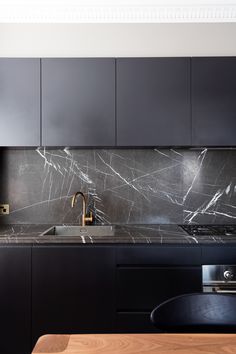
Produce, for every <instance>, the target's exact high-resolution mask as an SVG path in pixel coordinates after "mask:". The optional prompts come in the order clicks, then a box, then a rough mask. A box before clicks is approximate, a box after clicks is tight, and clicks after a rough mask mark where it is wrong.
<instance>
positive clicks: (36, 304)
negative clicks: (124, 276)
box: [32, 245, 115, 344]
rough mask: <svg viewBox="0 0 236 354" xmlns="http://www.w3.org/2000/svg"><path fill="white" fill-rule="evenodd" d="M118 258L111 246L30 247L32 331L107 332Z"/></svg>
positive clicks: (111, 319) (111, 320) (111, 324)
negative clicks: (116, 258) (31, 248)
mask: <svg viewBox="0 0 236 354" xmlns="http://www.w3.org/2000/svg"><path fill="white" fill-rule="evenodd" d="M114 261H115V257H114V251H113V249H111V248H109V247H99V246H96V247H90V246H86V245H83V246H80V247H79V246H59V247H54V246H45V247H43V246H42V247H41V246H38V247H35V248H33V250H32V332H33V343H32V344H34V343H35V342H36V341H37V339H38V337H39V336H41V335H43V334H46V333H48V334H50V333H99V332H104V333H109V332H113V331H114V330H113V327H114V315H115V311H114V309H115V306H114V296H113V294H114V279H115V275H114V273H115V264H114Z"/></svg>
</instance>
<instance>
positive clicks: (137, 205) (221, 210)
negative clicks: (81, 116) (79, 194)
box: [0, 148, 236, 224]
mask: <svg viewBox="0 0 236 354" xmlns="http://www.w3.org/2000/svg"><path fill="white" fill-rule="evenodd" d="M0 171H1V174H0V182H1V184H0V197H1V202H2V203H3V202H4V203H9V204H10V210H11V212H10V215H9V216H4V217H1V218H0V223H1V224H3V223H5V224H13V223H25V224H38V223H39V224H41V223H43V224H54V223H55V224H56V223H78V222H80V217H81V213H80V212H81V208H80V206H76V207H75V208H74V209H72V208H71V207H70V201H71V197H72V195H73V194H74V193H75V192H76V191H78V190H81V191H83V192H85V193H87V194H88V197H89V209H90V210H92V211H93V212H94V214H95V218H96V223H106V224H107V223H112V224H178V223H179V224H182V223H202V224H204V223H218V224H224V223H234V222H235V223H236V151H235V150H207V149H202V150H187V149H178V150H177V149H176V150H175V149H154V150H152V149H119V150H118V149H116V150H110V149H107V150H102V149H86V150H85V149H83V150H81V149H68V148H65V149H62V150H60V149H57V150H51V149H44V148H37V149H36V150H30V149H29V150H28V149H25V150H7V149H2V150H1V151H0ZM79 203H80V200H79V201H78V204H79Z"/></svg>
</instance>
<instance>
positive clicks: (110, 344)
mask: <svg viewBox="0 0 236 354" xmlns="http://www.w3.org/2000/svg"><path fill="white" fill-rule="evenodd" d="M36 353H41V354H50V353H57V354H59V353H62V354H134V353H137V354H233V353H236V334H78V335H46V336H43V337H41V338H39V340H38V342H37V344H36V346H35V348H34V350H33V354H36Z"/></svg>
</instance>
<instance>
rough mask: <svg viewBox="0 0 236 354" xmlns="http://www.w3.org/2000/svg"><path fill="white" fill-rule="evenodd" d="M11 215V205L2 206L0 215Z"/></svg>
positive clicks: (0, 206)
mask: <svg viewBox="0 0 236 354" xmlns="http://www.w3.org/2000/svg"><path fill="white" fill-rule="evenodd" d="M8 214H9V204H0V215H8Z"/></svg>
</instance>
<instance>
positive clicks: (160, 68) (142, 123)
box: [117, 58, 191, 146]
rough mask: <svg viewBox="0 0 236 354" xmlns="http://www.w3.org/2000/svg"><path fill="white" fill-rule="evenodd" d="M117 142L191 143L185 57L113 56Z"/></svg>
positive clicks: (188, 88) (188, 77) (128, 143)
mask: <svg viewBox="0 0 236 354" xmlns="http://www.w3.org/2000/svg"><path fill="white" fill-rule="evenodd" d="M117 144H118V146H132V145H133V146H157V145H158V146H171V145H172V146H173V145H180V146H184V145H190V144H191V119H190V59H189V58H147V59H144V58H136V59H135V58H130V59H118V60H117Z"/></svg>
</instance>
